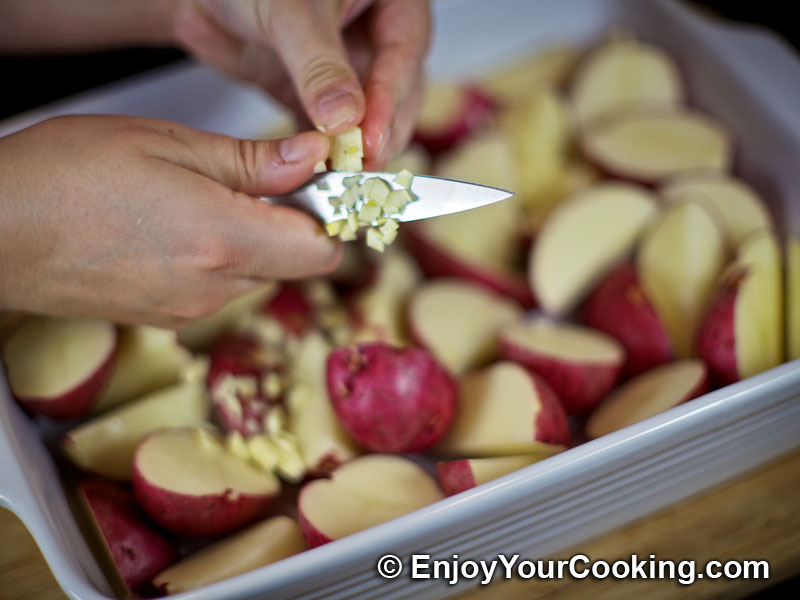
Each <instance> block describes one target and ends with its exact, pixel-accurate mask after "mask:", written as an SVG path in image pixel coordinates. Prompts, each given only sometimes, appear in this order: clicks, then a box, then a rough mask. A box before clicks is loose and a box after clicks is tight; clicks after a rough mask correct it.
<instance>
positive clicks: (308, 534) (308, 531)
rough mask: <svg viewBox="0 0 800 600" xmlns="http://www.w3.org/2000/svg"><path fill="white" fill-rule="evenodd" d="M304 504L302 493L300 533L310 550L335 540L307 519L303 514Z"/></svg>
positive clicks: (299, 516) (301, 493) (298, 518)
mask: <svg viewBox="0 0 800 600" xmlns="http://www.w3.org/2000/svg"><path fill="white" fill-rule="evenodd" d="M302 503H303V492H300V502H299V503H298V506H299V507H300V508H299V514H298V517H297V521H298V522H299V523H300V532H301V533H302V534H303V537H304V538H305V540H306V544H308V547H309V548H316V547H317V546H323V545H325V544H327V543H329V542H332V541H333V540H332V539H331V538H329V537H328V536H326V535H325V534H324V533H322V532H321V531H320V530H319V529H317V528H316V527H314V526H313V525H312V524H311V522H310V521H309V520H308V519H306V517H305V515H304V514H303V510H302Z"/></svg>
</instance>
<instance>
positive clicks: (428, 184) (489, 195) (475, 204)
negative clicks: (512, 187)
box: [398, 175, 514, 222]
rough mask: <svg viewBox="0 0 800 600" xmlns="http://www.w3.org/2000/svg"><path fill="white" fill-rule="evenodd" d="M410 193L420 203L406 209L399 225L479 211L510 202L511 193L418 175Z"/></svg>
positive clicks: (400, 217) (410, 205)
mask: <svg viewBox="0 0 800 600" xmlns="http://www.w3.org/2000/svg"><path fill="white" fill-rule="evenodd" d="M411 191H412V192H413V193H414V195H415V196H417V198H419V199H418V200H416V201H415V202H412V203H411V204H409V205H408V206H406V208H405V210H404V211H403V213H402V214H401V215H399V217H398V220H399V221H403V222H405V221H416V220H418V219H428V218H430V217H440V216H442V215H449V214H452V213H457V212H461V211H462V210H469V209H471V208H479V207H481V206H486V205H488V204H494V203H495V202H499V201H500V200H505V199H506V198H510V197H511V196H513V195H514V194H513V193H512V192H509V191H506V190H501V189H499V188H493V187H489V186H485V185H478V184H477V183H467V182H464V181H455V180H453V179H444V178H441V177H429V176H426V175H415V176H414V179H413V180H412V182H411Z"/></svg>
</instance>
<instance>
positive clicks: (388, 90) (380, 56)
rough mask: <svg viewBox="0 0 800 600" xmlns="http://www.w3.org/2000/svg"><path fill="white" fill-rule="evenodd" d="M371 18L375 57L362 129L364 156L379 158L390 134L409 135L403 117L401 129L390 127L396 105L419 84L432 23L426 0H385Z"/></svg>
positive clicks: (386, 145)
mask: <svg viewBox="0 0 800 600" xmlns="http://www.w3.org/2000/svg"><path fill="white" fill-rule="evenodd" d="M372 18H373V23H372V29H371V39H372V43H373V46H374V48H375V59H374V61H373V63H372V67H371V69H370V73H369V76H368V78H367V82H366V86H365V93H366V97H367V114H366V116H365V119H364V123H363V125H362V128H363V130H364V143H365V158H366V159H367V161H368V162H374V163H381V162H385V161H386V160H387V159H388V154H386V155H384V153H385V152H387V150H388V148H389V139H390V137H391V136H392V135H397V136H398V137H399V138H400V139H403V138H405V137H406V136H407V135H408V134H409V131H406V130H405V128H407V127H409V125H407V124H406V121H407V119H404V120H403V123H402V125H403V127H404V129H403V130H402V131H399V132H396V133H393V132H392V131H391V128H392V124H393V122H394V121H395V115H396V112H397V111H398V107H400V106H401V105H402V104H403V103H404V102H405V101H406V99H407V98H409V96H410V95H411V94H412V92H413V91H414V90H415V89H416V88H417V87H418V85H419V80H420V78H421V73H422V63H423V60H424V57H425V54H426V53H427V50H428V45H429V40H430V27H431V24H430V13H429V10H428V4H427V2H426V1H425V0H386V1H385V2H383V3H380V4H378V5H376V7H375V9H374V14H373V16H372ZM412 121H413V120H412ZM397 124H398V125H399V124H400V123H397Z"/></svg>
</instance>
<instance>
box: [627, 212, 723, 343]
mask: <svg viewBox="0 0 800 600" xmlns="http://www.w3.org/2000/svg"><path fill="white" fill-rule="evenodd" d="M725 258H726V252H725V242H724V238H723V234H722V231H721V229H720V227H719V225H718V223H717V220H716V219H715V218H714V215H713V214H711V213H709V212H708V210H707V209H705V208H703V206H702V205H701V204H697V203H694V202H682V203H678V204H674V205H671V206H669V207H668V208H667V210H666V211H665V212H664V213H663V214H662V215H661V218H660V219H659V220H658V222H657V223H655V224H654V226H653V227H652V228H651V229H650V230H649V231H648V232H647V234H646V235H645V236H644V237H643V238H642V241H641V243H640V244H639V248H638V252H637V255H636V272H637V274H638V276H639V281H640V282H641V284H642V289H643V290H644V292H645V295H646V297H647V299H648V300H649V301H650V302H651V303H652V305H653V308H655V310H656V312H657V313H658V316H659V318H660V320H661V322H662V323H664V327H665V329H666V331H667V335H668V336H669V339H670V344H671V346H672V349H673V351H674V354H675V356H676V357H677V358H688V357H690V356H693V354H694V344H695V336H696V335H697V328H698V326H699V324H700V321H701V320H702V318H703V315H704V314H705V312H706V310H707V309H708V305H709V302H710V300H711V296H712V293H713V291H714V285H715V283H716V282H717V280H718V278H719V275H720V272H721V271H722V268H723V266H724V264H725Z"/></svg>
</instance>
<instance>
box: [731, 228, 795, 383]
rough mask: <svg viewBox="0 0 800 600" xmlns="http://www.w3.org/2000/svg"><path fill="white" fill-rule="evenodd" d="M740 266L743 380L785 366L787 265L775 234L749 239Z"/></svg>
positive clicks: (737, 318) (737, 327)
mask: <svg viewBox="0 0 800 600" xmlns="http://www.w3.org/2000/svg"><path fill="white" fill-rule="evenodd" d="M736 262H737V263H738V264H740V265H742V266H743V267H744V268H745V270H746V273H747V274H746V275H745V278H744V280H743V281H742V283H741V285H740V287H739V292H738V294H737V298H736V308H735V313H734V335H735V339H736V364H737V366H738V371H739V375H740V377H742V378H745V377H751V376H753V375H756V374H758V373H761V372H762V371H766V370H767V369H771V368H772V367H776V366H778V365H779V364H781V363H782V362H783V353H784V324H783V300H784V298H783V265H782V261H781V250H780V245H779V243H778V240H777V238H776V237H775V234H774V233H773V232H772V231H771V230H769V229H766V230H761V231H759V232H756V233H755V234H753V236H751V237H750V238H748V239H747V240H746V241H745V242H744V243H743V244H742V246H741V248H740V250H739V256H738V257H737V260H736Z"/></svg>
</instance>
